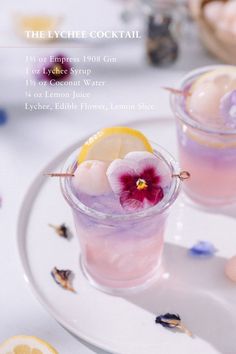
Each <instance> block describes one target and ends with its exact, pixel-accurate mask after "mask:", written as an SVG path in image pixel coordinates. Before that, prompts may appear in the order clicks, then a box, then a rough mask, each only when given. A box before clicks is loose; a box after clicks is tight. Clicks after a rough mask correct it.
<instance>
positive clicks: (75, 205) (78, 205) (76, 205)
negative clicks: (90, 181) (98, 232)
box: [60, 143, 181, 221]
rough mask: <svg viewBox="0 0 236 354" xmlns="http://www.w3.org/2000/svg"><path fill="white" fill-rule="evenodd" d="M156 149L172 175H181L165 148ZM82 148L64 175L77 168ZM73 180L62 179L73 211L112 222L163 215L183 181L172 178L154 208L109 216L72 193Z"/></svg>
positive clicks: (65, 165) (62, 187)
mask: <svg viewBox="0 0 236 354" xmlns="http://www.w3.org/2000/svg"><path fill="white" fill-rule="evenodd" d="M152 145H153V146H154V148H155V147H158V151H156V150H154V152H155V154H156V156H158V157H160V158H162V159H163V160H164V161H165V163H166V164H167V165H168V167H169V168H170V172H171V174H172V175H178V174H179V166H178V163H177V161H176V160H175V158H174V157H173V156H172V155H171V154H170V153H169V152H168V151H166V150H165V149H164V148H162V147H161V146H159V145H157V144H154V143H153V144H152ZM79 150H80V147H79V148H78V149H76V150H75V151H74V152H73V153H72V154H71V155H70V156H69V157H68V159H67V160H66V161H65V164H64V166H63V167H62V172H63V173H66V172H67V173H68V172H70V173H71V171H73V170H72V168H75V166H76V157H77V156H78V152H79ZM71 178H73V177H60V187H61V191H62V194H63V196H64V198H65V199H66V201H67V203H68V204H69V205H70V206H71V208H72V209H75V210H77V211H79V212H81V213H83V214H85V215H87V216H90V217H92V218H94V219H98V220H112V221H128V220H134V219H139V218H144V217H147V216H151V215H156V214H162V213H163V212H164V211H165V210H166V209H168V208H169V207H170V206H171V205H172V204H173V203H174V201H175V200H176V198H177V196H178V195H179V193H180V187H181V181H180V179H179V178H178V176H173V177H172V182H171V186H170V189H169V190H168V192H167V193H166V195H165V196H164V198H163V199H162V200H161V201H160V202H159V203H157V204H156V205H154V206H151V207H149V208H146V209H143V210H141V211H137V212H133V213H127V214H109V213H104V212H102V211H98V210H96V209H93V208H91V207H89V206H87V205H85V204H84V203H82V202H81V201H80V200H79V198H78V197H77V196H76V195H75V194H74V193H73V192H72V189H71Z"/></svg>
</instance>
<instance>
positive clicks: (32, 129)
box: [0, 0, 215, 354]
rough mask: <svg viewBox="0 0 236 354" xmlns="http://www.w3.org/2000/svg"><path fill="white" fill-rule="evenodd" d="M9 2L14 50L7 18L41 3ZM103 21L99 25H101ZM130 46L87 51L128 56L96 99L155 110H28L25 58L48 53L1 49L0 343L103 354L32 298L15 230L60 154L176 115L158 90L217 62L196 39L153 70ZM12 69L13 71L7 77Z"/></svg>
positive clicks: (107, 75)
mask: <svg viewBox="0 0 236 354" xmlns="http://www.w3.org/2000/svg"><path fill="white" fill-rule="evenodd" d="M10 3H11V4H7V3H3V4H1V15H0V19H1V16H2V19H4V21H2V22H1V24H2V27H0V28H1V29H2V30H4V31H5V32H4V33H5V34H6V36H5V37H4V39H2V40H3V41H2V42H1V43H2V46H3V45H4V42H5V45H6V43H7V44H8V45H11V46H12V47H14V46H17V45H20V44H21V41H20V40H19V41H18V39H17V38H15V36H14V35H12V34H11V33H10V32H9V29H8V27H9V22H8V23H7V20H6V19H7V18H8V19H9V16H7V15H9V13H10V12H12V9H14V10H21V11H23V9H24V5H26V6H27V8H28V6H31V7H32V3H33V4H34V6H35V2H32V1H31V2H30V1H26V0H25V1H21V2H18V1H11V2H10ZM19 3H21V5H20V4H19ZM52 3H54V4H55V2H54V1H51V2H50V4H51V6H53V4H52ZM57 3H58V4H60V6H62V4H63V3H65V2H62V1H57ZM66 3H67V5H68V4H69V5H71V6H73V9H78V11H79V12H80V13H81V11H82V10H84V11H88V12H87V16H88V14H89V10H91V9H92V8H94V7H96V6H97V5H98V1H95V0H94V1H92V0H90V1H88V2H86V1H83V2H82V1H81V2H80V1H78V2H76V3H77V4H76V5H75V2H73V1H72V0H70V1H69V0H67V2H66ZM85 3H86V4H85ZM40 4H41V5H40V6H42V8H43V5H42V4H44V5H45V4H48V1H41V2H40ZM69 5H68V6H69ZM92 5H93V6H94V7H92ZM37 6H38V5H37ZM2 7H3V8H2ZM49 7H50V6H49ZM101 8H102V11H103V13H104V14H108V13H109V14H111V13H112V14H113V16H114V14H117V13H118V12H119V11H120V6H119V5H118V4H117V3H115V4H114V3H112V1H110V2H109V1H108V0H101V2H100V6H99V7H98V8H97V11H98V14H99V11H101ZM68 9H70V7H68ZM68 9H67V10H68ZM73 13H74V11H73ZM91 16H92V19H94V20H95V18H96V19H97V18H99V17H100V16H94V13H93V15H91ZM105 17H106V16H105ZM71 18H72V19H73V21H74V23H76V21H75V18H73V16H71ZM82 18H83V17H82ZM109 18H110V20H108V22H109V21H110V23H111V24H112V19H111V17H110V15H109ZM90 20H91V19H90ZM71 21H72V20H71ZM73 21H72V22H73ZM91 21H92V20H91ZM92 22H93V21H92ZM98 22H100V23H101V21H100V20H98ZM89 23H90V21H89ZM99 25H100V24H98V26H99ZM190 44H191V45H190ZM125 46H126V44H121V43H119V44H117V45H116V46H109V47H106V48H105V49H104V48H92V47H91V48H90V49H89V53H90V54H93V53H94V54H95V55H96V54H98V53H103V51H104V50H105V52H106V53H109V54H111V55H120V53H122V55H121V59H122V60H121V64H120V66H119V68H118V69H117V70H114V71H113V70H104V69H103V68H101V69H100V71H99V70H98V76H99V77H100V78H101V79H104V80H106V79H107V80H108V81H109V82H110V83H111V86H110V87H111V88H110V89H109V90H107V89H106V88H104V89H103V90H99V91H97V92H95V93H94V101H96V102H99V101H101V100H102V101H105V102H106V101H110V100H114V101H116V99H117V97H118V95H122V97H125V98H126V99H127V100H128V101H130V102H133V103H137V102H140V101H144V102H150V103H153V102H155V103H157V102H158V111H155V112H149V113H148V112H144V113H142V112H112V113H111V112H99V111H98V112H85V113H83V114H82V113H81V112H65V111H64V112H54V113H53V112H52V113H43V112H39V113H36V112H34V113H27V112H25V111H24V108H23V104H22V102H23V92H24V77H23V74H22V71H23V70H24V65H25V64H24V57H25V55H26V53H29V51H30V53H31V54H32V53H33V54H35V53H38V52H40V53H41V52H42V49H40V50H36V49H27V50H26V49H14V48H11V49H9V48H0V51H1V56H0V82H1V90H0V106H1V105H3V106H4V107H5V108H6V109H7V111H8V114H9V120H8V123H7V124H6V125H3V126H0V163H1V165H0V195H1V196H2V207H1V209H0V244H1V246H0V264H1V287H0V288H1V290H0V318H1V321H0V322H1V324H0V342H1V341H3V340H5V339H7V338H8V337H10V336H13V335H17V334H29V335H36V336H38V337H41V338H43V339H45V340H47V341H48V342H50V343H51V344H52V345H53V346H55V347H56V348H57V350H58V351H59V353H61V354H78V353H79V354H89V353H90V354H91V353H104V352H102V351H100V350H99V349H96V348H92V347H91V346H89V345H87V344H85V343H82V342H80V341H79V340H78V339H76V338H74V337H72V336H71V335H70V334H69V333H68V332H67V331H66V330H65V329H63V328H62V327H61V326H60V325H59V324H58V323H57V322H56V321H55V320H54V319H53V318H51V317H50V316H49V315H48V313H47V312H46V311H45V310H44V308H43V307H42V306H41V305H40V304H39V303H38V302H37V301H36V299H35V298H34V297H33V295H32V293H31V291H30V290H29V288H28V286H27V284H26V282H25V280H24V279H23V275H22V268H21V266H20V262H19V256H18V253H17V248H16V228H17V216H18V213H19V209H20V205H21V202H22V200H23V198H24V195H25V193H26V191H27V189H28V187H29V185H30V183H31V181H32V180H33V178H34V176H35V175H36V174H37V173H38V172H39V171H40V170H41V169H42V167H44V165H46V164H47V163H48V162H49V161H50V160H51V159H52V158H53V157H54V156H55V155H56V154H57V153H58V152H60V151H61V150H63V149H64V148H65V147H67V146H68V145H69V144H71V143H73V142H75V141H76V140H77V139H80V138H81V137H83V136H87V135H88V134H89V133H91V132H92V131H95V130H97V129H99V128H101V127H103V126H107V125H114V124H116V123H119V124H122V123H126V122H127V121H134V120H137V119H140V118H143V117H144V116H147V117H157V118H158V117H160V116H163V115H169V114H171V112H170V108H169V104H168V94H166V92H164V91H162V90H161V89H160V87H161V86H165V85H166V86H171V85H172V86H173V85H175V83H176V82H177V80H178V79H179V78H180V77H181V76H182V75H183V73H184V72H186V71H188V70H190V69H192V68H195V67H198V66H202V65H206V64H211V63H214V62H215V60H213V59H212V58H211V57H209V56H208V55H207V54H206V52H205V51H204V50H203V49H202V48H201V46H200V45H199V44H198V41H197V39H196V40H195V41H194V42H193V41H192V40H191V39H189V41H188V42H186V43H185V44H184V45H183V48H182V54H181V56H180V58H179V60H178V62H177V63H176V64H175V65H173V66H171V67H169V68H166V69H156V68H151V67H149V66H148V65H147V64H146V62H145V60H144V53H143V47H142V45H141V44H138V45H134V47H133V49H132V51H131V52H130V50H127V47H125ZM76 50H77V49H74V50H72V49H71V54H72V55H73V54H75V51H76ZM27 51H28V52H27ZM84 51H86V49H84ZM9 67H10V68H11V72H9ZM7 70H8V72H7ZM124 354H127V353H124Z"/></svg>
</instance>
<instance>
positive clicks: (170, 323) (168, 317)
mask: <svg viewBox="0 0 236 354" xmlns="http://www.w3.org/2000/svg"><path fill="white" fill-rule="evenodd" d="M155 322H156V323H158V324H160V325H162V326H163V327H165V328H178V329H180V330H181V331H182V332H184V333H186V334H188V335H189V336H190V337H192V332H190V331H189V330H188V329H187V328H186V327H185V326H184V325H183V324H182V322H181V318H180V316H179V315H177V314H171V313H166V314H165V315H160V316H157V317H156V321H155Z"/></svg>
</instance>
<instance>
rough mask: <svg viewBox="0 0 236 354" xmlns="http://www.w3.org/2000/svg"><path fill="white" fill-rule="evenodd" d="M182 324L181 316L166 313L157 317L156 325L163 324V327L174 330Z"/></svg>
mask: <svg viewBox="0 0 236 354" xmlns="http://www.w3.org/2000/svg"><path fill="white" fill-rule="evenodd" d="M180 322H181V319H180V317H179V315H175V314H171V313H166V314H165V315H160V316H157V317H156V323H159V324H161V325H162V326H163V327H168V328H174V327H177V326H178V325H179V324H180Z"/></svg>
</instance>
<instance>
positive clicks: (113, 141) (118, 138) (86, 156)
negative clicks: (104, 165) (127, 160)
mask: <svg viewBox="0 0 236 354" xmlns="http://www.w3.org/2000/svg"><path fill="white" fill-rule="evenodd" d="M131 151H149V152H153V149H152V147H151V145H150V143H149V142H148V139H147V138H146V137H145V136H144V135H143V134H142V133H141V132H140V131H138V130H135V129H132V128H128V127H111V128H104V129H102V130H100V131H99V132H97V133H96V134H94V135H93V136H91V137H90V138H89V139H88V140H87V141H86V142H85V143H84V145H83V146H82V148H81V151H80V154H79V156H78V162H79V163H81V162H83V161H85V160H100V161H106V162H111V161H113V160H115V159H118V158H123V157H124V156H125V155H126V154H128V152H131Z"/></svg>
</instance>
